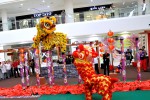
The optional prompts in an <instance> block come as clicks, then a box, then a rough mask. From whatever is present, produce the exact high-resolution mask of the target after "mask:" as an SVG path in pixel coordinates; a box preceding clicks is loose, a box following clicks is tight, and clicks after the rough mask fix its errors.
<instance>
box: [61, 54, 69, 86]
mask: <svg viewBox="0 0 150 100" xmlns="http://www.w3.org/2000/svg"><path fill="white" fill-rule="evenodd" d="M62 59H63V70H64V84H65V85H67V84H68V80H67V69H66V55H65V54H62Z"/></svg>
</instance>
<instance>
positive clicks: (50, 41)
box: [32, 16, 67, 52]
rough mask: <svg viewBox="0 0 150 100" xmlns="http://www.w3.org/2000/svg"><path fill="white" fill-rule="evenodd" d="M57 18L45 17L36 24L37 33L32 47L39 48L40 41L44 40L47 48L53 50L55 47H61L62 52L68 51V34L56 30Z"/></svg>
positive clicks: (43, 42)
mask: <svg viewBox="0 0 150 100" xmlns="http://www.w3.org/2000/svg"><path fill="white" fill-rule="evenodd" d="M55 24H56V18H55V17H54V16H52V17H49V18H48V17H44V18H41V19H40V22H39V24H37V25H36V28H37V31H38V32H37V35H36V36H35V37H34V39H33V41H34V43H33V45H32V47H34V48H38V47H39V43H40V42H42V45H43V46H44V49H45V50H51V49H53V48H54V47H56V46H57V47H60V50H61V52H65V51H66V44H67V35H66V34H63V33H62V32H54V31H55V30H56V27H55V26H56V25H55Z"/></svg>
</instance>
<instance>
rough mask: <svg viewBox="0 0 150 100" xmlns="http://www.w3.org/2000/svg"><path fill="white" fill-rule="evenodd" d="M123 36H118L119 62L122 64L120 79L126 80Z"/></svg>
mask: <svg viewBox="0 0 150 100" xmlns="http://www.w3.org/2000/svg"><path fill="white" fill-rule="evenodd" d="M123 40H124V39H123V38H122V37H121V38H120V45H121V64H122V79H123V81H124V82H126V66H125V54H124V42H123Z"/></svg>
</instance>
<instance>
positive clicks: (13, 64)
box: [12, 60, 20, 78]
mask: <svg viewBox="0 0 150 100" xmlns="http://www.w3.org/2000/svg"><path fill="white" fill-rule="evenodd" d="M18 65H19V61H17V60H15V61H14V62H13V63H12V66H13V68H14V76H15V78H17V76H16V72H17V74H18V77H20V75H19V72H18Z"/></svg>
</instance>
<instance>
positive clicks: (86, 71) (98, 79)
mask: <svg viewBox="0 0 150 100" xmlns="http://www.w3.org/2000/svg"><path fill="white" fill-rule="evenodd" d="M73 56H74V59H75V60H74V65H75V66H76V67H77V70H78V73H79V74H80V76H81V78H82V80H83V81H84V86H85V95H86V100H92V90H93V89H94V90H95V91H96V92H97V93H98V94H101V95H102V96H103V98H102V100H111V97H112V92H111V89H112V88H113V83H115V82H117V81H118V79H115V78H111V77H109V76H105V75H97V74H96V73H95V70H94V68H93V64H92V62H91V61H92V58H95V57H97V56H98V54H97V53H96V52H95V50H94V49H93V48H92V47H90V46H86V45H82V44H81V45H79V46H78V49H77V50H76V51H74V52H73Z"/></svg>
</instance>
